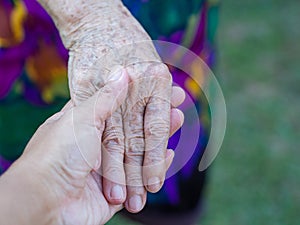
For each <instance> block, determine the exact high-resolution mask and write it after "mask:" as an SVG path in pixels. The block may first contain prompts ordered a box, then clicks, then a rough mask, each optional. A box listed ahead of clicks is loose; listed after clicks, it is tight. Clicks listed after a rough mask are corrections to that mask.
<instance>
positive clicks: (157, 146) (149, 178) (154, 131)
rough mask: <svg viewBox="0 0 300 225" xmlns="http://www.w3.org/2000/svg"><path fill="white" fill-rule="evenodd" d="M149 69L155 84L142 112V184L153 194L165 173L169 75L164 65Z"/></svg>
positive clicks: (168, 120)
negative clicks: (143, 140)
mask: <svg viewBox="0 0 300 225" xmlns="http://www.w3.org/2000/svg"><path fill="white" fill-rule="evenodd" d="M153 69H154V70H153V71H152V74H153V75H156V77H155V81H156V86H155V89H154V90H153V92H152V95H151V97H150V98H149V100H148V102H147V106H146V110H145V114H144V133H145V154H144V161H143V183H144V185H145V187H146V189H147V190H148V191H149V192H153V193H154V192H157V191H159V190H160V188H161V187H162V185H163V183H164V180H165V174H166V167H165V157H166V148H167V144H168V139H169V134H170V115H171V104H170V103H171V93H172V77H171V74H170V73H169V70H168V68H167V67H162V66H159V67H154V68H153ZM175 102H176V101H175ZM153 165H156V166H154V167H153ZM149 168H150V169H149Z"/></svg>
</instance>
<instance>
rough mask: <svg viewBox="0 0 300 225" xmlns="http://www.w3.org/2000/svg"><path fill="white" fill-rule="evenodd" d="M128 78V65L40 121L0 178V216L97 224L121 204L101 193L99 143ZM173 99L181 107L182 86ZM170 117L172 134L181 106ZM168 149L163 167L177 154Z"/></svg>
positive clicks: (71, 224) (178, 123)
mask: <svg viewBox="0 0 300 225" xmlns="http://www.w3.org/2000/svg"><path fill="white" fill-rule="evenodd" d="M128 79H129V78H128V74H127V72H126V70H122V73H117V74H114V76H113V75H111V76H110V80H109V81H108V83H107V84H106V85H105V86H104V87H103V88H101V89H100V90H99V91H98V92H97V93H96V94H95V95H93V96H92V97H90V98H89V99H88V100H86V101H85V102H83V103H82V104H80V105H79V106H74V105H73V103H72V102H69V103H68V104H67V105H66V106H65V107H64V108H63V109H62V110H61V111H60V112H58V113H57V114H55V115H53V116H52V117H51V118H49V119H48V120H47V121H46V122H45V123H44V124H42V125H41V126H40V127H39V129H38V130H37V131H36V133H35V134H34V136H33V137H32V139H31V140H30V142H29V143H28V145H27V147H26V149H25V151H24V153H23V155H22V156H21V157H20V158H19V159H18V160H17V161H16V162H15V163H14V164H13V165H12V167H11V168H10V169H9V170H8V171H7V172H6V173H5V174H4V175H3V176H1V178H0V199H1V201H0V218H1V221H2V222H5V224H6V225H10V224H11V225H15V224H22V225H27V224H28V225H32V224H39V225H46V224H47V225H51V224H53V225H54V224H55V225H81V224H86V225H99V224H104V223H106V222H107V221H108V220H109V219H110V218H111V217H112V216H113V215H114V214H115V213H116V212H117V211H119V210H120V209H122V208H123V204H111V203H110V202H109V201H108V200H107V198H106V197H105V194H104V193H103V191H104V190H103V188H104V184H103V182H102V178H101V175H100V173H99V172H100V171H101V168H102V165H101V162H102V161H101V152H102V151H104V150H103V149H101V144H100V143H101V141H102V137H103V135H104V130H105V121H106V120H107V118H109V117H110V116H111V114H112V113H113V112H114V111H115V110H117V108H118V107H119V106H120V105H121V104H123V102H124V101H125V98H126V95H127V92H128ZM171 99H172V102H171V103H172V106H173V107H177V106H178V105H179V104H181V103H182V101H183V100H184V92H183V91H182V90H181V89H180V88H176V87H174V88H173V89H172V98H171ZM170 117H171V124H170V127H171V129H170V131H171V132H170V135H172V134H173V133H174V132H175V131H176V130H177V129H179V128H180V126H181V125H182V123H183V117H182V112H180V111H178V110H177V109H175V108H173V109H172V110H171V115H170ZM75 129H79V131H80V132H78V133H74V130H75ZM80 144H82V145H80ZM81 146H83V147H81ZM166 152H167V153H166V157H165V159H164V160H163V165H162V166H163V167H164V169H165V170H167V169H168V167H169V166H170V164H171V162H172V159H173V156H174V153H173V151H172V150H166ZM99 162H100V163H99ZM90 163H92V165H93V168H91V165H90Z"/></svg>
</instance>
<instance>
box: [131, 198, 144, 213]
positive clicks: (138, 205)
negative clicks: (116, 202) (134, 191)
mask: <svg viewBox="0 0 300 225" xmlns="http://www.w3.org/2000/svg"><path fill="white" fill-rule="evenodd" d="M142 207H143V201H142V198H141V196H139V195H134V196H132V197H131V198H130V199H129V208H130V209H132V210H133V211H135V212H136V211H140V210H141V209H142Z"/></svg>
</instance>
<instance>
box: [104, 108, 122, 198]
mask: <svg viewBox="0 0 300 225" xmlns="http://www.w3.org/2000/svg"><path fill="white" fill-rule="evenodd" d="M123 162H124V133H123V122H122V114H121V108H119V109H118V110H117V111H116V112H115V113H114V114H113V115H112V117H110V118H109V119H107V120H106V125H105V130H104V133H103V137H102V173H103V174H102V175H103V192H104V195H105V197H106V200H107V201H108V202H110V203H111V204H122V203H123V202H124V201H125V199H126V185H125V182H126V181H125V171H124V169H125V168H124V163H123Z"/></svg>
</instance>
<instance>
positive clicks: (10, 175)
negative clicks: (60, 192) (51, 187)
mask: <svg viewBox="0 0 300 225" xmlns="http://www.w3.org/2000/svg"><path fill="white" fill-rule="evenodd" d="M49 195H50V194H49V192H47V190H46V189H45V187H44V185H43V184H41V183H40V182H39V179H38V177H35V176H34V171H31V170H30V169H29V168H28V167H27V166H26V165H24V164H22V163H20V162H19V161H17V162H16V163H14V164H13V165H12V167H11V168H10V169H9V170H8V171H7V172H6V173H5V174H4V175H3V176H2V177H1V178H0V196H1V197H0V198H1V201H0V214H1V216H0V217H1V220H3V221H5V222H6V223H5V224H8V225H9V224H22V225H27V224H28V225H29V224H30V225H31V224H41V225H43V224H47V225H48V224H57V218H59V214H58V210H57V209H58V207H56V206H55V205H56V203H55V202H54V201H53V202H52V200H51V199H53V198H52V197H49Z"/></svg>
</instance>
